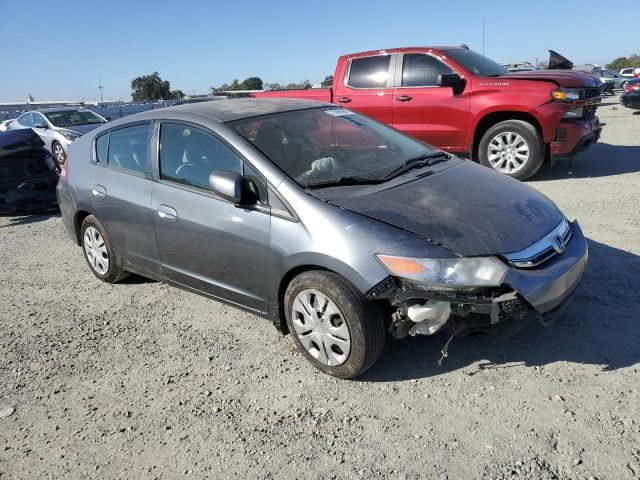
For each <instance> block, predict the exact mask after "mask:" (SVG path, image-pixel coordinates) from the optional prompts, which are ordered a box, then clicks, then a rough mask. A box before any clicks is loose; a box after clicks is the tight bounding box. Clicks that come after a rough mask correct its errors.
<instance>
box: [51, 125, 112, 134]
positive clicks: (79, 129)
mask: <svg viewBox="0 0 640 480" xmlns="http://www.w3.org/2000/svg"><path fill="white" fill-rule="evenodd" d="M103 125H104V123H94V124H92V125H76V126H74V127H64V128H61V129H60V131H64V132H72V133H77V134H78V135H84V134H85V133H89V132H90V131H91V130H95V129H96V128H98V127H101V126H103Z"/></svg>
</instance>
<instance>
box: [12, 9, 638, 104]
mask: <svg viewBox="0 0 640 480" xmlns="http://www.w3.org/2000/svg"><path fill="white" fill-rule="evenodd" d="M614 5H615V6H614ZM483 18H484V24H485V44H484V47H485V54H486V55H487V56H488V57H490V58H492V59H494V60H496V61H499V62H503V61H505V62H506V61H531V62H534V61H535V60H536V58H538V59H540V60H543V59H544V60H546V59H547V58H548V53H547V49H549V48H551V49H553V50H556V51H558V52H560V53H561V54H563V55H564V56H565V57H567V58H569V59H571V60H572V61H573V62H574V63H575V64H581V63H600V64H602V63H606V62H608V61H610V60H612V59H613V58H615V57H619V56H627V55H629V54H631V53H634V52H640V36H639V35H638V31H639V27H638V25H637V21H638V18H640V3H639V2H633V1H629V2H623V3H619V2H618V3H611V8H608V7H606V2H602V1H601V0H600V1H595V0H582V1H574V0H564V1H562V2H558V1H557V0H556V1H547V0H538V1H535V2H531V1H529V2H521V1H517V0H512V1H502V0H497V1H491V2H479V1H477V0H476V1H467V0H458V1H455V2H453V1H439V2H431V1H426V0H423V1H403V0H395V1H389V0H387V1H378V0H368V1H356V0H351V1H349V0H341V1H334V0H315V1H295V2H294V1H289V0H283V1H272V2H264V1H261V2H256V1H252V0H244V1H242V2H224V4H222V3H220V2H218V1H216V0H209V1H189V0H183V1H181V2H176V1H171V2H169V1H164V0H154V1H151V0H149V1H142V0H127V1H122V0H109V1H106V2H97V1H93V0H84V1H59V2H56V1H52V0H49V1H41V0H32V1H17V0H0V102H10V101H24V100H25V99H26V98H27V95H31V96H32V97H33V98H34V99H35V100H36V101H44V100H80V99H84V100H87V101H89V100H95V99H99V98H100V92H99V89H98V81H99V80H100V82H101V84H102V86H103V87H104V88H103V95H104V99H105V100H118V99H125V100H128V99H130V98H131V88H130V87H131V80H132V79H133V78H135V77H137V76H139V75H146V74H150V73H153V72H155V71H157V72H159V74H160V76H161V77H162V78H163V79H165V80H169V81H170V82H171V88H172V89H181V90H182V91H183V92H185V93H186V94H204V93H208V91H209V87H210V86H219V85H221V84H223V83H231V81H232V80H233V79H234V78H238V79H239V80H240V81H242V80H243V79H245V78H247V77H250V76H258V77H260V78H262V80H263V81H265V82H278V83H285V84H286V83H290V82H294V81H295V82H299V81H302V80H304V79H309V80H310V81H311V82H312V83H319V82H320V81H321V80H322V79H323V78H324V77H325V76H326V75H330V74H333V70H334V68H335V62H336V59H337V57H338V56H339V55H342V54H345V53H353V52H358V51H364V50H375V49H382V48H393V47H403V46H418V45H460V44H461V43H466V44H467V45H469V47H471V48H472V49H474V50H476V51H479V52H481V51H482V46H483V36H482V20H483Z"/></svg>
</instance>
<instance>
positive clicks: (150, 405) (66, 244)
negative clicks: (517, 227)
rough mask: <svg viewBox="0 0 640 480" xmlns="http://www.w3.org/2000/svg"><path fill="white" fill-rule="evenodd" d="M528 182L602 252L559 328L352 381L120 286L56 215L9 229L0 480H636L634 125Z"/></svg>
mask: <svg viewBox="0 0 640 480" xmlns="http://www.w3.org/2000/svg"><path fill="white" fill-rule="evenodd" d="M615 102H616V100H615V99H613V100H608V101H607V102H606V103H608V105H605V106H604V107H602V108H601V109H600V116H601V119H602V120H603V121H604V122H606V123H607V126H606V127H605V130H604V135H603V137H602V141H601V143H600V144H598V145H596V146H595V147H593V148H591V149H590V150H589V151H588V152H586V153H583V154H581V155H580V156H579V157H578V158H576V159H575V160H574V161H573V165H572V166H571V170H568V162H567V161H560V162H559V163H558V164H557V165H556V166H555V167H554V168H552V169H549V168H547V169H545V170H544V171H543V173H542V174H540V175H538V177H537V178H536V180H535V181H532V182H530V185H532V186H533V187H535V188H537V189H539V190H540V191H542V192H544V193H545V194H547V195H548V196H549V197H551V198H552V199H553V200H554V201H555V202H556V203H557V204H558V205H559V206H560V207H561V208H562V209H563V210H564V211H565V212H566V213H567V215H568V216H569V217H570V218H578V219H579V221H580V223H581V225H582V228H583V229H584V231H585V234H586V235H587V237H588V238H589V247H590V254H591V260H590V265H589V268H588V271H587V274H586V277H585V280H584V282H583V283H582V285H581V287H580V289H579V292H578V294H577V296H576V297H575V299H574V301H573V303H572V304H571V306H570V307H569V309H568V311H567V312H566V314H565V316H564V317H563V318H562V319H561V320H559V321H558V322H557V323H556V324H555V325H553V326H552V327H550V328H543V327H542V326H539V325H537V324H534V325H532V326H530V327H529V328H528V329H527V330H525V331H523V332H521V333H520V334H519V335H517V336H516V337H515V338H513V339H511V340H510V341H508V342H507V343H503V344H497V345H496V344H493V343H492V341H491V339H490V338H488V337H473V338H463V339H456V340H455V341H454V342H453V343H452V344H451V348H450V356H449V358H448V359H446V361H445V363H444V365H443V366H442V367H438V365H437V360H438V358H439V355H440V354H439V351H440V349H441V348H442V346H443V343H444V341H445V338H444V337H443V336H441V335H440V336H435V337H418V338H409V339H406V340H403V341H393V340H391V339H389V340H388V342H387V346H386V348H385V352H384V355H383V357H382V359H381V361H380V362H379V363H378V364H377V366H375V367H374V368H373V369H372V370H371V371H369V372H368V373H367V374H365V376H364V377H363V378H361V379H359V380H358V381H340V380H336V379H333V378H330V377H327V376H325V375H322V374H320V373H319V372H317V371H315V370H314V369H313V368H311V367H310V366H309V365H308V364H307V363H306V361H305V360H304V358H303V357H302V356H301V355H299V354H298V353H296V351H295V350H294V348H293V343H292V341H291V339H290V338H289V337H280V336H278V335H277V334H276V331H275V329H274V328H273V327H272V326H271V325H270V324H269V323H268V322H267V321H264V320H261V319H258V318H256V317H254V316H252V315H249V314H246V313H243V312H240V311H238V310H235V309H233V308H230V307H227V306H223V305H220V304H218V303H216V302H213V301H209V300H206V299H204V298H202V297H199V296H196V295H193V294H190V293H186V292H184V291H181V290H178V289H175V288H171V287H168V286H167V285H164V284H161V283H155V282H151V281H146V280H144V279H141V278H132V279H130V280H129V281H128V282H126V283H123V284H119V285H114V286H110V285H106V284H103V283H101V282H99V281H98V280H96V279H95V278H94V277H93V275H92V274H91V273H90V271H89V270H88V267H87V266H86V264H85V262H84V259H83V257H82V254H81V251H80V249H79V248H77V247H75V246H73V245H72V243H71V242H70V241H69V240H68V239H67V237H66V235H65V233H64V231H63V227H62V224H61V221H60V218H59V217H58V216H35V217H19V218H11V217H0V299H1V309H0V478H1V479H5V478H24V479H40V478H183V477H187V478H205V477H208V478H233V477H236V478H243V479H244V478H259V479H270V478H322V479H325V478H326V479H329V478H352V477H353V478H367V479H371V478H438V479H446V478H450V479H457V478H492V479H493V478H532V479H541V478H579V479H582V478H585V479H587V478H598V479H616V480H619V479H627V478H629V479H631V478H640V386H639V380H640V374H639V371H638V369H639V367H640V297H639V294H638V290H639V288H640V256H639V255H640V241H639V240H638V237H639V233H640V113H638V114H633V112H632V111H629V110H626V109H622V108H619V107H616V103H615Z"/></svg>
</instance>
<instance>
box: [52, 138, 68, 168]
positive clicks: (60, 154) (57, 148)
mask: <svg viewBox="0 0 640 480" xmlns="http://www.w3.org/2000/svg"><path fill="white" fill-rule="evenodd" d="M51 152H52V153H53V156H54V157H55V158H56V161H57V162H58V164H60V165H64V162H65V161H66V160H67V154H66V153H65V151H64V148H62V145H60V144H59V143H58V142H53V143H52V144H51Z"/></svg>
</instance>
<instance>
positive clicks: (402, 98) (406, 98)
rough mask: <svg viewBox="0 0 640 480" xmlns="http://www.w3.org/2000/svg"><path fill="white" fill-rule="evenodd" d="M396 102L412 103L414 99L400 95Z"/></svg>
mask: <svg viewBox="0 0 640 480" xmlns="http://www.w3.org/2000/svg"><path fill="white" fill-rule="evenodd" d="M396 100H397V101H399V102H410V101H411V100H413V97H410V96H409V95H400V96H399V97H396Z"/></svg>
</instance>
